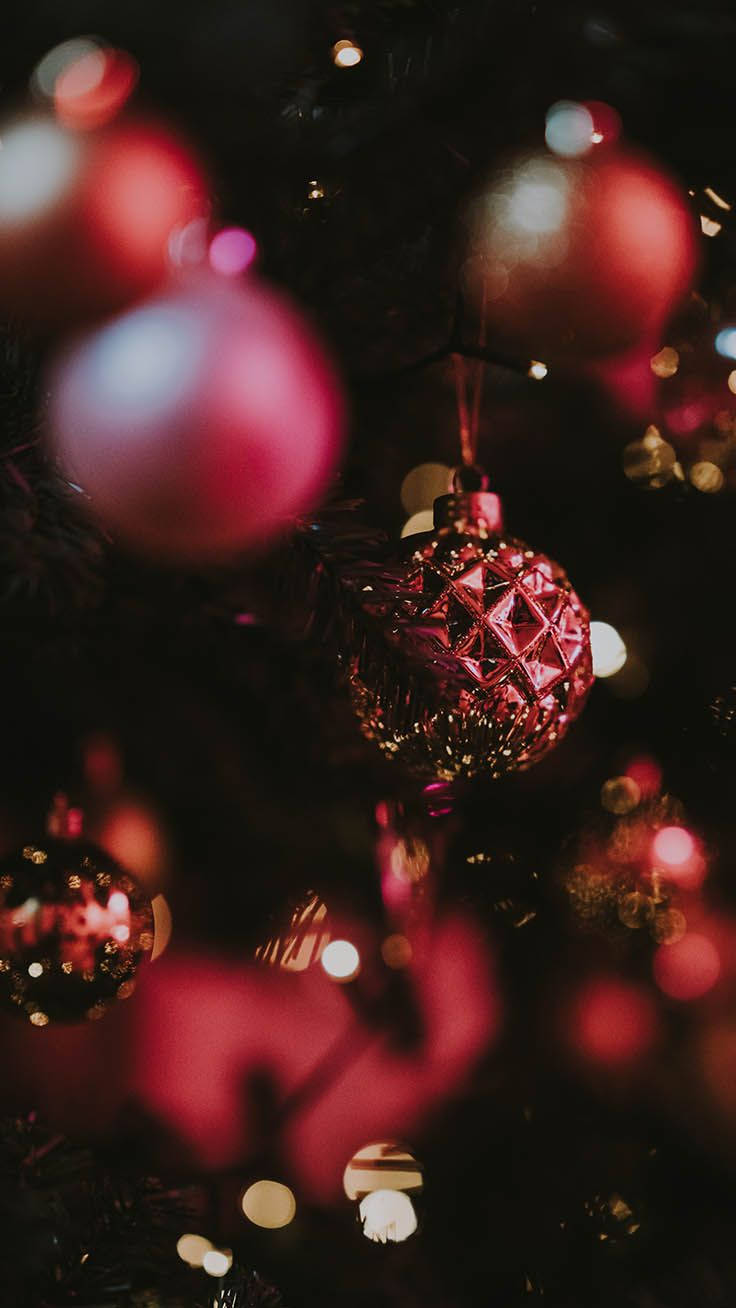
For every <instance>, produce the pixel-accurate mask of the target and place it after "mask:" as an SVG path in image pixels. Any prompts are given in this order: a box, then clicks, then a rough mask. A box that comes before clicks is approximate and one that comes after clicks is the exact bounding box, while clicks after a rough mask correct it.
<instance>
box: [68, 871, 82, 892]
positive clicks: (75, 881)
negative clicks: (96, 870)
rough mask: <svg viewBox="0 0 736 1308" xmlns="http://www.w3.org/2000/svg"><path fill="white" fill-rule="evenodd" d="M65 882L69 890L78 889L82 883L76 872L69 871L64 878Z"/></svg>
mask: <svg viewBox="0 0 736 1308" xmlns="http://www.w3.org/2000/svg"><path fill="white" fill-rule="evenodd" d="M66 884H67V885H68V887H69V889H70V890H79V887H80V886H81V884H82V878H81V877H80V876H78V875H77V873H76V872H71V873H70V874H69V876H68V877H67V879H66Z"/></svg>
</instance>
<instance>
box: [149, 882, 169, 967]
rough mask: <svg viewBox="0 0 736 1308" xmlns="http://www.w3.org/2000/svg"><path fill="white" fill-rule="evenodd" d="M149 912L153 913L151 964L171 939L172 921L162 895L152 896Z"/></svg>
mask: <svg viewBox="0 0 736 1308" xmlns="http://www.w3.org/2000/svg"><path fill="white" fill-rule="evenodd" d="M151 912H152V913H153V949H152V951H151V962H152V963H153V962H155V961H156V959H157V958H160V957H161V955H162V954H163V952H164V950H165V949H166V946H167V945H168V943H169V941H170V939H171V932H172V929H173V920H172V917H171V909H170V908H169V905H168V902H167V900H166V899H164V896H163V895H154V897H153V899H152V900H151Z"/></svg>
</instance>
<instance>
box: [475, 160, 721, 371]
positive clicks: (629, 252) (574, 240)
mask: <svg viewBox="0 0 736 1308" xmlns="http://www.w3.org/2000/svg"><path fill="white" fill-rule="evenodd" d="M468 228H469V244H468V250H467V260H466V263H465V266H464V285H465V290H466V292H467V293H468V296H469V298H470V299H471V300H472V301H473V302H474V303H475V305H476V307H477V309H478V312H479V314H480V315H481V317H482V319H483V321H484V323H485V324H486V326H487V327H489V328H490V330H491V331H492V333H493V337H494V340H498V341H499V342H505V343H506V344H507V345H508V346H510V347H511V348H514V349H521V350H524V351H528V352H529V353H530V354H531V355H532V356H534V357H535V358H540V359H545V360H549V359H553V358H558V357H561V356H565V355H567V356H568V357H573V358H588V357H594V356H600V355H606V354H616V353H620V352H622V351H624V350H627V349H630V348H632V347H633V346H634V345H635V344H636V343H637V342H638V341H641V340H642V339H644V338H646V337H648V336H652V335H654V336H656V335H657V334H658V332H659V330H660V328H661V326H662V324H663V322H664V321H665V319H666V317H667V316H668V314H669V313H670V311H671V310H672V309H673V308H674V307H675V305H676V303H677V301H678V300H679V299H680V298H681V297H682V296H683V295H684V293H685V292H686V290H687V289H688V287H689V285H690V284H691V282H692V278H693V275H694V272H695V266H696V240H695V232H694V226H693V223H692V219H691V217H690V214H689V212H688V207H687V204H686V201H685V198H684V197H683V195H682V194H681V193H680V191H679V189H678V188H677V186H676V185H675V184H674V183H673V182H672V181H671V180H670V179H669V178H668V177H667V176H665V174H664V173H663V172H662V171H661V170H660V169H659V168H658V167H657V166H655V165H654V164H652V163H650V162H649V161H648V160H646V159H645V158H643V157H641V156H639V155H637V154H634V153H631V152H628V151H624V150H617V149H606V148H604V149H603V153H602V154H601V153H599V152H598V151H594V152H592V154H591V155H588V156H586V157H585V158H583V159H561V158H552V157H550V156H542V155H538V156H531V157H527V158H522V159H520V160H518V161H517V162H515V163H514V164H513V165H512V166H511V167H510V168H509V169H508V170H507V171H506V172H505V173H504V174H503V175H502V176H501V177H500V178H499V179H498V180H497V181H496V182H495V183H494V184H493V185H492V186H491V188H490V189H488V190H487V191H486V192H485V193H484V194H483V195H482V196H481V197H480V198H478V199H477V200H476V201H475V202H474V203H473V204H472V206H471V209H470V212H469V214H468Z"/></svg>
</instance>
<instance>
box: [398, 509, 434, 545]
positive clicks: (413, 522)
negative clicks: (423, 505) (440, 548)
mask: <svg viewBox="0 0 736 1308" xmlns="http://www.w3.org/2000/svg"><path fill="white" fill-rule="evenodd" d="M433 527H434V513H433V512H432V510H431V509H420V511H419V513H412V515H411V517H410V518H407V520H406V522H405V523H404V525H403V527H402V528H401V537H402V540H403V539H404V537H406V536H417V535H419V533H420V532H423V531H431V530H432V528H433Z"/></svg>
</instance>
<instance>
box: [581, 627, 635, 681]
mask: <svg viewBox="0 0 736 1308" xmlns="http://www.w3.org/2000/svg"><path fill="white" fill-rule="evenodd" d="M590 644H591V648H592V651H593V675H594V676H596V677H613V676H615V674H616V673H617V672H620V671H621V669H622V667H623V666H624V664H625V662H626V653H627V651H626V646H625V644H624V642H623V640H622V639H621V637H620V636H619V634H618V632H617V631H616V628H615V627H612V626H611V624H610V623H608V622H591V624H590Z"/></svg>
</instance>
